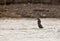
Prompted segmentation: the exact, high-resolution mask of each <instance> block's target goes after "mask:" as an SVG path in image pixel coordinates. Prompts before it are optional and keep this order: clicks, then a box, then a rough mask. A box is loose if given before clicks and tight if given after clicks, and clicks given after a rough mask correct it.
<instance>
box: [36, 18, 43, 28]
mask: <svg viewBox="0 0 60 41" xmlns="http://www.w3.org/2000/svg"><path fill="white" fill-rule="evenodd" d="M37 20H38V21H37V24H38V27H39V28H43V26H42V24H41V20H40V19H39V18H37Z"/></svg>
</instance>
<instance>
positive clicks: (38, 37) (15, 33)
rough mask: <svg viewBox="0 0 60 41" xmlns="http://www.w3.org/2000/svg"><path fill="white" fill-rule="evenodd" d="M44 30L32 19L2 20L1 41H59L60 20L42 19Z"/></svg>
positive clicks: (0, 24)
mask: <svg viewBox="0 0 60 41" xmlns="http://www.w3.org/2000/svg"><path fill="white" fill-rule="evenodd" d="M41 22H42V25H43V27H44V28H43V29H39V28H38V26H37V20H36V19H32V18H22V19H11V18H9V19H6V18H5V19H0V41H59V40H60V19H56V18H42V19H41Z"/></svg>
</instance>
